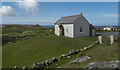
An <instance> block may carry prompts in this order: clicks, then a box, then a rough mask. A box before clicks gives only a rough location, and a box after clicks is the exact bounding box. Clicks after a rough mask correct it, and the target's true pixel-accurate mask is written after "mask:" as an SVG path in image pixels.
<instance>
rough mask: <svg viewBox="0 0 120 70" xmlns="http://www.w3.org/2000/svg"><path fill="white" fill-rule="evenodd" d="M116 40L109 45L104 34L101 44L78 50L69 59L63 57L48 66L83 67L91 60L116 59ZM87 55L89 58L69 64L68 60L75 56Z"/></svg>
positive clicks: (73, 58)
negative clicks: (82, 50)
mask: <svg viewBox="0 0 120 70" xmlns="http://www.w3.org/2000/svg"><path fill="white" fill-rule="evenodd" d="M118 44H119V43H118V42H115V43H114V44H112V45H110V44H109V42H108V38H107V37H106V36H104V37H103V44H97V45H95V46H94V47H93V48H90V49H89V50H87V51H85V52H79V53H78V54H75V55H72V56H71V59H63V60H61V61H59V62H56V63H54V64H53V65H50V66H49V68H54V67H58V66H60V67H62V68H83V67H84V66H86V65H88V64H89V63H91V62H103V61H111V60H118ZM81 53H82V56H84V55H87V56H90V57H91V59H89V60H87V61H85V62H82V63H74V64H71V65H70V64H69V62H71V61H73V60H75V59H76V58H77V57H80V56H81V55H80V54H81Z"/></svg>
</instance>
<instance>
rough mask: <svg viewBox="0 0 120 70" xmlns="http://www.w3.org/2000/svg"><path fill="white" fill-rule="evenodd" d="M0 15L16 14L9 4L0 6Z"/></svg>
mask: <svg viewBox="0 0 120 70" xmlns="http://www.w3.org/2000/svg"><path fill="white" fill-rule="evenodd" d="M0 15H2V16H16V15H15V13H14V9H13V8H12V7H11V6H2V7H0Z"/></svg>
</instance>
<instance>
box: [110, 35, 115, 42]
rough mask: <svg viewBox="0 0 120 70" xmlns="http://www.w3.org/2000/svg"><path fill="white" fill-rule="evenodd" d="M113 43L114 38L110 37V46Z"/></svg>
mask: <svg viewBox="0 0 120 70" xmlns="http://www.w3.org/2000/svg"><path fill="white" fill-rule="evenodd" d="M113 43H114V36H113V35H110V44H113Z"/></svg>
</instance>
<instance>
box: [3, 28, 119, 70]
mask: <svg viewBox="0 0 120 70" xmlns="http://www.w3.org/2000/svg"><path fill="white" fill-rule="evenodd" d="M15 28H16V27H8V28H3V36H4V35H8V36H12V37H14V36H19V35H23V36H24V35H29V34H31V33H32V34H35V35H33V36H32V37H30V38H29V39H25V40H22V41H17V42H15V43H12V44H3V46H2V51H3V56H2V59H3V60H2V61H3V64H2V65H3V68H13V67H14V66H18V67H19V68H20V67H23V66H28V67H29V68H31V67H32V64H33V63H39V62H43V61H45V60H50V59H51V58H53V57H56V58H57V57H59V56H61V55H63V54H67V53H68V52H69V50H71V49H75V50H76V49H81V48H83V47H87V46H89V45H91V44H93V43H94V42H95V41H97V40H98V39H97V36H96V37H81V38H73V39H72V38H64V37H60V36H56V35H54V34H49V35H46V34H48V33H50V30H53V28H39V27H38V28H37V27H28V28H25V27H20V28H19V27H17V28H16V29H15ZM21 28H22V29H21ZM10 30H11V31H10ZM53 31H54V30H53ZM80 53H82V55H88V56H91V59H89V60H88V61H85V62H83V63H79V64H71V65H69V62H70V61H72V60H74V59H76V58H77V57H80V56H81V55H80ZM80 53H78V54H74V55H72V56H71V59H66V58H64V59H62V60H60V61H59V62H55V63H54V64H52V65H50V66H48V67H49V68H56V67H58V66H61V67H62V68H82V67H84V66H85V65H87V64H88V63H90V62H95V61H110V60H117V59H118V54H117V53H118V43H117V42H116V43H115V44H112V45H110V44H109V39H108V37H106V36H104V37H103V44H98V45H95V46H94V47H93V48H91V49H89V50H88V51H85V52H80Z"/></svg>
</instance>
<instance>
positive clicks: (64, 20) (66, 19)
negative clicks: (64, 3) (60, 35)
mask: <svg viewBox="0 0 120 70" xmlns="http://www.w3.org/2000/svg"><path fill="white" fill-rule="evenodd" d="M79 16H81V14H79V15H73V16H67V17H62V18H61V19H59V20H58V21H57V22H56V23H55V24H58V23H62V24H64V23H73V22H74V21H75V20H76V19H77V18H78V17H79Z"/></svg>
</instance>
